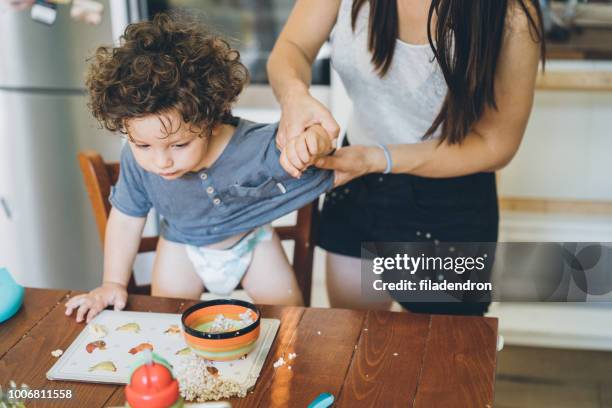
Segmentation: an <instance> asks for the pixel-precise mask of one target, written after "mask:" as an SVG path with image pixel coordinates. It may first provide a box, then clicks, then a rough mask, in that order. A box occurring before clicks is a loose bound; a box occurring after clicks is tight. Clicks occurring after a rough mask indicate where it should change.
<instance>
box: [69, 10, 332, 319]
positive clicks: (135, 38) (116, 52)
mask: <svg viewBox="0 0 612 408" xmlns="http://www.w3.org/2000/svg"><path fill="white" fill-rule="evenodd" d="M247 80H248V73H247V70H246V68H245V67H244V65H242V63H241V62H240V59H239V54H238V52H237V51H236V50H234V49H232V48H231V47H230V46H229V44H228V43H227V42H226V41H224V40H223V39H221V38H219V37H216V36H214V35H212V34H210V33H208V32H207V31H206V30H205V29H204V27H202V26H201V25H198V24H197V23H194V22H190V21H186V20H184V19H175V18H171V17H169V16H167V15H163V14H161V15H158V16H157V17H155V18H154V20H153V21H150V22H140V23H136V24H131V25H129V26H128V27H127V29H126V31H125V33H124V35H123V37H122V42H121V45H120V46H119V47H116V48H112V47H100V48H99V49H98V50H97V51H96V54H95V57H94V60H93V63H92V64H91V66H90V69H89V72H88V76H87V87H88V90H89V94H90V97H91V100H90V108H91V110H92V112H93V114H94V116H95V117H96V118H97V119H98V120H99V121H100V122H101V123H102V125H103V126H104V127H105V128H106V129H108V130H110V131H119V132H122V133H124V134H125V135H126V136H127V143H126V145H125V147H124V148H123V151H122V153H121V167H120V175H119V180H118V182H117V184H116V186H114V187H113V189H112V192H111V196H110V202H111V204H112V209H111V212H110V216H109V219H108V224H107V227H106V237H105V243H104V278H103V283H102V285H101V286H100V287H98V288H96V289H94V290H92V291H91V292H89V293H88V294H84V295H79V296H75V297H73V298H72V299H70V300H69V301H68V302H67V303H66V314H67V315H70V314H72V312H73V311H75V310H76V319H77V321H82V320H83V319H86V320H87V321H88V322H89V321H90V320H91V319H92V318H93V317H94V316H95V315H96V314H98V313H99V312H100V311H102V310H103V309H104V308H106V307H107V306H110V305H114V307H115V310H121V309H122V308H123V307H125V304H126V301H127V291H126V287H127V283H128V281H129V277H130V274H131V269H132V264H133V261H134V258H135V256H136V253H137V251H138V246H139V243H140V239H141V235H142V230H143V227H144V224H145V218H146V215H147V213H148V212H149V210H150V209H151V208H155V210H156V211H157V213H158V214H159V216H160V219H161V223H160V229H161V234H160V239H159V244H158V246H157V252H156V258H155V263H154V267H153V274H152V283H151V284H152V294H153V295H154V296H168V297H183V298H196V299H197V298H199V297H200V295H201V293H202V291H203V289H204V288H206V289H208V290H209V291H211V292H213V293H216V294H220V295H228V294H230V293H231V292H232V290H233V289H235V287H236V286H237V285H238V284H239V283H240V282H242V285H243V287H244V289H245V290H246V292H247V293H248V294H249V296H251V297H252V298H253V300H254V301H255V302H257V303H266V304H290V305H299V304H302V295H301V293H300V290H299V287H298V286H297V282H296V279H295V276H294V274H293V271H292V268H291V266H290V265H289V263H288V261H287V259H286V256H285V254H284V252H283V249H282V247H281V245H280V241H279V239H278V237H277V236H276V234H275V233H274V231H273V230H272V229H271V227H270V226H269V223H270V222H271V221H272V220H274V219H276V218H278V217H280V216H282V215H284V214H287V213H289V212H291V211H294V210H296V209H298V208H300V207H302V206H304V205H305V204H307V203H309V202H311V201H312V200H314V199H315V198H316V197H318V196H319V195H320V194H322V193H324V192H325V191H328V190H330V189H331V188H332V184H333V174H332V173H331V172H329V171H325V170H319V169H316V168H314V167H311V165H312V164H313V163H314V161H315V160H316V159H318V158H320V157H322V156H324V155H327V154H330V153H331V152H332V145H331V141H330V138H329V137H328V136H327V134H326V132H325V131H324V130H323V128H322V127H320V126H318V125H317V126H313V127H311V128H309V129H307V130H306V131H305V132H304V133H303V134H302V135H300V137H298V138H296V139H295V140H292V141H291V143H289V144H288V145H287V146H286V147H285V148H284V149H283V152H282V156H283V160H287V161H290V162H291V163H293V165H294V168H295V169H296V173H294V175H298V174H299V177H298V178H295V177H292V175H289V174H288V173H287V172H285V170H283V167H282V166H281V163H280V162H279V160H280V157H281V152H280V151H279V150H278V148H277V147H276V144H275V135H276V130H277V124H257V123H253V122H249V121H246V120H243V119H238V118H235V117H233V116H232V114H231V107H232V104H233V103H234V102H235V101H236V98H237V97H238V95H239V94H240V92H241V90H242V88H243V86H244V85H245V83H246V82H247ZM285 158H286V159H285ZM296 163H297V165H296Z"/></svg>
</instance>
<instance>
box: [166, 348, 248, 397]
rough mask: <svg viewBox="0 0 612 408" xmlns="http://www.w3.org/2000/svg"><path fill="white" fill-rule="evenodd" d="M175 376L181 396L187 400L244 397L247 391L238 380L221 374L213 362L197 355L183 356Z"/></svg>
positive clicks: (177, 365)
mask: <svg viewBox="0 0 612 408" xmlns="http://www.w3.org/2000/svg"><path fill="white" fill-rule="evenodd" d="M175 376H176V379H177V380H178V382H179V388H180V391H181V396H182V397H183V398H185V400H187V401H196V402H204V401H216V400H220V399H223V398H231V397H244V396H245V395H246V393H247V390H246V389H244V388H243V387H242V386H241V385H240V384H238V383H237V382H235V381H232V380H228V379H224V378H223V377H222V376H221V375H219V372H218V370H217V369H216V368H215V367H214V366H213V364H212V362H210V361H208V360H206V359H203V358H201V357H198V356H196V355H190V356H185V357H183V358H181V359H180V360H179V361H178V363H177V364H176V369H175Z"/></svg>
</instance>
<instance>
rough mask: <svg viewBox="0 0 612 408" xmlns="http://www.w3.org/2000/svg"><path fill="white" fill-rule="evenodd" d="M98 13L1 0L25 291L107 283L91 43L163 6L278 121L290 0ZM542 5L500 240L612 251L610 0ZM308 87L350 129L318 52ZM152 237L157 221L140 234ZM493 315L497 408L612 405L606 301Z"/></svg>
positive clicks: (0, 57)
mask: <svg viewBox="0 0 612 408" xmlns="http://www.w3.org/2000/svg"><path fill="white" fill-rule="evenodd" d="M99 3H101V5H102V6H103V12H102V14H101V19H100V20H99V21H97V23H98V24H87V23H85V22H83V21H79V20H78V19H75V18H73V17H74V16H73V17H71V15H70V7H68V6H67V5H58V6H57V9H56V13H57V14H56V15H55V16H54V21H53V22H52V23H49V21H48V20H47V21H46V23H42V22H40V21H34V20H33V18H32V15H31V13H30V10H29V9H26V10H24V11H14V10H9V9H8V8H7V7H6V6H5V5H4V4H2V3H1V2H0V4H2V5H0V266H7V267H8V268H9V270H10V271H11V273H12V274H13V275H14V276H15V278H16V279H17V280H18V281H19V282H20V283H21V284H23V285H27V286H34V287H47V288H69V289H78V290H87V289H91V288H93V287H95V286H97V285H98V284H99V283H100V280H101V276H102V252H101V245H100V242H99V239H98V235H97V230H96V226H95V223H94V218H93V213H92V210H91V207H90V204H89V201H88V199H87V194H86V192H85V188H84V184H83V182H82V178H81V174H80V171H79V168H78V164H77V161H76V153H77V151H79V150H85V149H93V150H96V151H98V152H100V153H101V154H102V155H103V156H104V158H105V159H106V160H117V159H118V156H119V151H120V149H121V145H122V139H121V138H120V137H118V136H116V135H112V134H109V133H108V132H106V131H103V130H101V129H100V128H99V126H98V124H97V123H96V122H95V121H94V120H93V118H92V117H91V115H90V114H89V113H88V111H87V107H86V102H87V98H86V94H85V90H84V71H85V67H86V65H87V57H88V56H90V55H91V54H92V52H93V51H94V50H95V48H96V47H97V46H99V45H102V44H111V43H114V42H116V41H117V39H118V37H119V35H120V34H121V32H122V31H123V29H124V28H125V26H126V25H127V24H128V23H129V22H131V21H139V20H142V19H148V18H150V17H151V16H152V15H154V14H155V13H157V12H160V11H168V10H182V9H187V10H189V11H190V12H192V13H197V14H198V15H199V16H201V17H202V19H203V20H204V21H205V22H207V24H209V25H210V26H211V27H212V28H213V29H215V30H216V31H219V32H221V33H222V34H224V35H226V36H228V37H229V38H230V39H231V42H232V43H233V44H234V45H235V46H236V47H238V48H239V49H240V51H241V55H242V58H243V61H244V62H245V64H246V65H247V66H248V68H249V70H250V72H251V75H252V83H251V85H249V87H248V88H247V90H246V91H245V92H244V94H243V95H242V96H241V99H240V101H239V103H238V105H237V107H236V110H235V114H237V115H238V116H243V117H246V118H248V119H251V120H255V121H262V122H271V121H276V120H278V119H279V118H280V111H279V108H278V105H277V103H276V102H275V100H274V97H273V94H272V91H271V89H270V88H269V86H268V85H267V77H266V73H265V63H266V60H267V57H268V54H269V52H270V50H271V48H272V46H273V44H274V41H275V39H276V37H277V36H278V34H279V32H280V30H281V29H282V26H283V23H284V21H285V19H286V18H287V16H288V14H289V12H290V10H291V7H292V5H293V0H191V1H188V0H183V1H180V0H176V1H155V0H149V1H146V0H103V1H99ZM541 3H542V6H543V10H544V17H545V18H544V21H545V25H546V30H547V35H548V38H549V42H548V52H547V63H546V72H545V74H541V75H540V76H539V78H538V83H537V92H536V96H535V104H534V108H533V112H532V115H531V119H530V122H529V126H528V128H527V132H526V134H525V138H524V141H523V143H522V145H521V148H520V151H519V153H518V154H517V156H516V157H515V158H514V160H513V161H512V163H511V164H510V165H509V166H508V167H507V168H505V169H503V170H502V171H500V172H499V174H498V191H499V196H500V208H501V211H502V212H501V224H500V241H518V242H526V241H527V242H529V241H592V242H593V241H594V242H599V241H601V242H610V241H612V177H611V174H612V160H611V159H610V154H611V153H612V3H611V2H607V1H599V2H597V1H589V2H588V3H587V2H582V1H573V0H569V1H564V2H548V1H544V0H543V1H542V2H541ZM3 6H4V7H3ZM45 18H46V17H42V19H43V20H44V19H45ZM312 92H313V94H314V95H315V96H316V97H317V98H319V99H320V100H321V101H322V102H323V103H325V104H326V105H327V106H329V107H330V108H331V110H332V112H333V113H334V115H335V116H336V118H337V119H338V121H339V123H340V124H341V125H345V124H346V120H347V118H348V113H349V111H350V101H349V99H348V97H347V96H346V94H345V92H344V89H343V87H342V84H341V82H340V81H339V80H338V77H337V76H336V75H335V73H334V72H333V69H331V68H330V64H329V59H328V52H327V49H326V47H325V46H324V47H323V48H322V50H321V52H320V54H319V57H318V58H317V62H316V63H315V65H314V68H313V85H312ZM292 217H293V216H292V215H290V216H288V217H284V219H283V220H280V221H278V222H279V223H284V222H290V221H291V219H292ZM155 228H156V225H155V217H154V216H152V217H151V222H150V223H149V226H148V227H147V232H148V233H155V231H156V230H155ZM287 251H289V252H290V251H291V248H290V247H288V248H287ZM323 259H324V254H323V251H321V250H319V249H317V252H316V255H315V271H314V281H313V295H312V296H313V297H312V305H313V306H320V307H326V306H328V302H327V297H326V292H325V280H324V279H325V278H324V268H323ZM137 262H138V263H137V267H136V274H137V280H138V281H140V282H144V281H147V279H148V278H149V274H150V264H151V258H150V257H149V258H147V257H146V256H142V255H139V259H138V261H137ZM611 276H612V271H611ZM611 279H612V277H611ZM490 314H491V315H493V316H498V317H499V318H500V332H501V334H502V335H503V337H504V339H505V346H504V349H503V350H502V351H501V352H500V353H499V356H498V357H499V360H498V378H497V384H496V406H497V407H526V406H533V407H550V406H555V407H612V380H610V379H609V375H608V373H609V367H610V366H611V365H612V353H611V351H612V325H611V324H609V322H610V321H611V318H612V305H610V304H609V303H602V302H600V303H589V304H558V303H539V304H536V303H503V304H494V305H493V306H492V308H491V312H490Z"/></svg>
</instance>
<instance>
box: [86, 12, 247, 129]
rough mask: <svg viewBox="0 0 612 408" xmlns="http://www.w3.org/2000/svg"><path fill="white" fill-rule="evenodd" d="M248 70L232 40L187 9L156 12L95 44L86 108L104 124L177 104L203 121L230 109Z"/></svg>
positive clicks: (191, 119) (189, 117) (208, 124)
mask: <svg viewBox="0 0 612 408" xmlns="http://www.w3.org/2000/svg"><path fill="white" fill-rule="evenodd" d="M248 79H249V74H248V71H247V69H246V67H245V66H244V65H243V64H242V63H241V62H240V54H239V52H238V51H237V50H235V49H233V48H232V47H231V46H230V44H229V43H228V42H227V41H226V40H224V39H222V38H220V37H218V36H216V35H214V34H211V33H210V32H209V31H207V30H206V28H205V27H204V26H203V25H201V24H199V23H197V22H195V21H193V20H190V19H188V18H186V17H185V16H180V17H177V16H172V17H171V16H169V15H167V14H163V13H162V14H158V15H156V16H155V18H154V19H153V21H144V22H139V23H134V24H130V25H128V27H127V28H126V29H125V32H124V34H123V36H122V37H121V42H120V46H119V47H110V46H103V47H99V48H98V49H97V50H96V53H95V55H94V56H93V62H92V64H91V65H90V67H89V70H88V72H87V80H86V84H87V88H88V90H89V95H90V101H89V104H88V106H89V108H90V109H91V111H92V113H93V115H94V116H95V118H96V119H97V120H98V121H99V122H100V123H101V124H102V126H103V127H105V128H106V129H108V130H110V131H112V132H116V131H120V132H122V133H126V132H127V131H126V125H125V121H126V120H128V119H132V118H139V117H143V116H146V115H150V114H161V113H167V112H168V111H171V110H173V109H175V110H176V111H177V112H178V113H179V115H180V117H181V118H182V119H183V121H184V122H186V123H188V124H190V125H195V126H198V127H200V128H201V129H204V130H205V131H207V132H208V134H210V131H212V128H213V127H214V126H215V125H217V124H220V123H223V122H226V121H227V120H228V119H229V118H230V117H231V107H232V104H233V103H234V102H235V101H236V99H237V97H238V95H239V94H240V92H241V91H242V88H243V87H244V85H245V84H246V83H247V81H248Z"/></svg>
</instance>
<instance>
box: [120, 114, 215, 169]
mask: <svg viewBox="0 0 612 408" xmlns="http://www.w3.org/2000/svg"><path fill="white" fill-rule="evenodd" d="M126 128H127V131H128V135H129V138H128V139H129V143H130V148H131V149H132V153H133V154H134V158H135V159H136V162H137V163H138V164H139V165H140V166H141V167H142V168H143V169H145V170H146V171H148V172H151V173H155V174H157V175H159V176H161V177H163V178H165V179H166V180H173V179H177V178H179V177H181V176H183V175H184V174H185V173H188V172H190V171H198V170H200V169H202V168H203V167H204V166H203V164H202V163H203V161H204V158H205V155H206V151H207V150H208V138H207V137H202V136H201V133H202V132H201V131H200V129H198V128H196V127H195V126H192V127H191V128H190V126H189V125H188V124H186V123H185V122H183V120H182V118H181V117H180V116H179V115H178V114H177V113H176V112H174V111H172V112H168V113H164V114H161V115H148V116H144V117H142V118H136V119H130V120H128V121H126Z"/></svg>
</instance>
